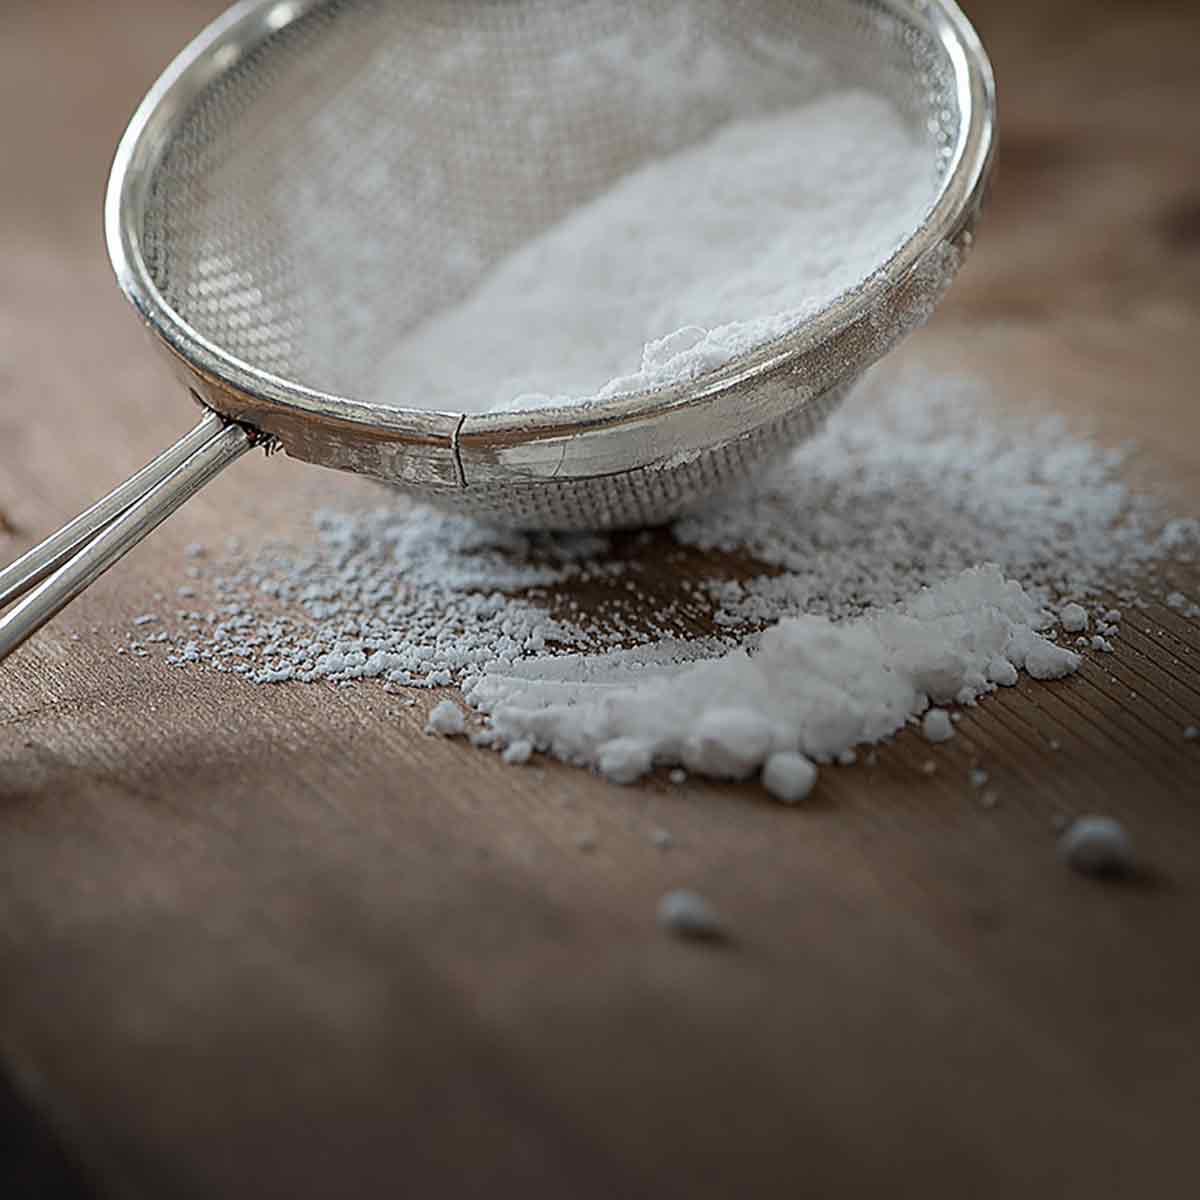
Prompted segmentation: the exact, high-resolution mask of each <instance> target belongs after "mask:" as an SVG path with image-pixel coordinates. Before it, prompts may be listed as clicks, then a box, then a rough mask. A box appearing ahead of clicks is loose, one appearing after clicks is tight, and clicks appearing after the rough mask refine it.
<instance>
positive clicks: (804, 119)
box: [376, 91, 935, 412]
mask: <svg viewBox="0 0 1200 1200" xmlns="http://www.w3.org/2000/svg"><path fill="white" fill-rule="evenodd" d="M934 183H935V178H934V170H933V166H932V155H931V154H930V152H929V150H928V149H926V148H924V147H923V146H922V145H921V143H919V142H918V141H917V140H916V139H915V138H914V135H913V134H912V133H911V132H910V131H909V130H908V129H907V128H906V127H905V125H904V124H903V122H902V120H901V118H900V115H899V114H898V113H897V112H896V110H895V109H894V108H892V107H891V106H890V105H889V104H888V103H887V102H886V101H884V100H883V99H881V98H879V97H877V96H874V95H871V94H869V93H867V92H861V91H836V92H833V93H831V94H829V95H828V96H826V97H824V98H822V99H820V100H818V101H815V102H813V103H811V104H808V105H805V106H803V107H800V108H795V109H790V110H787V111H784V112H781V113H776V114H773V115H770V116H763V117H756V118H752V119H747V120H743V121H737V122H733V123H731V124H728V125H725V126H724V127H722V128H721V129H719V130H718V131H717V132H716V133H715V134H714V135H713V136H711V137H710V138H708V139H707V140H705V141H703V142H701V143H699V144H698V145H696V146H693V147H692V148H690V149H688V150H685V151H683V152H680V153H677V154H674V155H671V156H668V157H665V158H663V159H660V160H658V161H655V162H652V163H650V164H649V165H647V166H645V167H642V168H641V169H640V170H638V171H635V172H634V173H632V174H630V175H628V176H626V177H625V178H624V179H622V180H621V181H619V182H618V183H617V184H616V185H615V186H614V187H613V188H611V189H610V190H608V191H606V192H604V193H602V194H601V195H600V196H599V197H597V198H596V199H594V200H593V201H591V202H590V203H588V204H585V205H583V206H582V207H580V208H579V209H577V210H576V211H575V212H573V213H571V214H570V215H569V216H568V217H567V218H566V219H565V220H563V221H562V222H560V223H559V224H557V225H555V226H554V227H552V228H551V229H549V230H548V231H547V232H546V233H544V234H542V235H541V236H539V237H536V238H534V239H533V240H532V241H530V242H529V243H527V244H526V245H524V246H523V247H521V248H520V249H519V250H518V251H517V252H516V253H514V254H513V255H511V256H510V257H509V258H507V259H506V260H504V261H503V262H502V263H500V264H499V265H498V266H497V267H495V268H494V269H493V270H492V271H491V273H490V274H489V275H488V276H487V277H486V278H485V279H484V280H483V282H482V283H481V285H480V286H479V287H478V288H477V289H476V290H475V291H474V292H473V294H472V295H471V296H470V297H469V298H468V299H467V300H466V301H465V302H464V303H463V304H461V305H459V306H457V307H455V308H453V309H451V310H450V311H448V312H444V313H440V314H438V315H436V316H435V317H433V318H432V319H431V320H429V321H428V322H426V323H425V324H423V325H421V326H419V327H418V328H417V329H416V330H415V331H413V332H412V333H411V334H409V335H408V336H407V337H404V338H402V339H401V340H400V341H399V342H398V343H397V344H396V346H395V349H394V350H393V351H392V353H391V354H390V355H389V356H388V357H387V358H386V359H385V361H384V362H383V364H382V367H381V369H380V371H379V375H378V378H379V384H378V394H377V397H376V398H377V399H378V400H379V401H380V402H382V403H388V404H399V405H405V406H408V407H417V408H426V409H445V410H450V411H455V412H464V411H465V412H480V411H487V410H489V409H490V410H495V411H505V410H528V409H534V408H544V407H547V406H550V405H566V404H580V403H587V402H589V401H594V400H601V399H606V398H609V397H613V396H617V395H624V394H629V393H635V392H641V391H645V390H647V389H650V388H657V387H662V386H666V385H669V384H674V383H681V382H685V381H688V380H692V379H695V378H696V377H697V376H699V375H701V374H703V373H705V372H708V371H711V370H714V369H716V368H718V367H721V366H724V365H725V364H726V363H728V362H729V361H730V360H731V359H733V358H735V357H736V356H738V355H741V354H744V353H746V352H748V351H750V350H753V349H755V348H757V347H759V346H761V345H763V344H764V343H766V342H768V341H771V340H772V339H774V338H777V337H779V336H781V335H783V334H785V333H787V332H789V331H790V330H792V329H794V328H796V326H797V325H799V324H800V323H801V322H802V321H803V320H804V319H805V318H806V317H809V316H811V315H812V314H813V313H815V312H817V311H818V310H820V309H821V308H823V307H825V306H827V305H828V304H829V302H830V301H832V300H834V299H835V298H836V297H838V296H839V295H841V294H842V293H843V292H846V291H847V290H849V289H851V288H853V287H854V286H855V285H857V284H859V283H861V282H862V281H863V280H864V279H865V278H867V277H868V276H869V275H871V274H872V273H873V272H874V271H876V270H877V269H878V268H879V267H881V266H882V265H883V264H884V263H885V262H886V260H887V259H888V257H889V256H890V254H891V252H892V251H893V250H895V248H896V247H897V246H898V245H899V243H900V242H901V241H902V240H903V239H904V238H905V237H906V236H907V235H909V234H911V233H912V232H913V231H914V230H915V229H916V228H917V225H918V224H919V222H920V219H921V217H922V216H923V214H924V213H925V211H926V210H927V209H928V207H929V205H930V203H931V202H932V199H933V192H934Z"/></svg>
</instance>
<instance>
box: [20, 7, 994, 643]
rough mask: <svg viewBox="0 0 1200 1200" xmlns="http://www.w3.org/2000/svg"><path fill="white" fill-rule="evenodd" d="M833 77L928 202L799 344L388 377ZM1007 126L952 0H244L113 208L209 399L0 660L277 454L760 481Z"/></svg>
mask: <svg viewBox="0 0 1200 1200" xmlns="http://www.w3.org/2000/svg"><path fill="white" fill-rule="evenodd" d="M842 86H864V87H867V88H869V89H870V90H873V91H875V92H876V93H880V94H882V95H884V96H885V97H886V98H888V99H889V100H890V101H891V102H892V103H893V104H894V105H895V106H896V107H897V108H898V110H899V111H900V113H901V114H902V116H903V117H904V119H905V121H906V122H907V123H908V124H909V125H910V126H911V128H912V129H913V130H914V131H916V133H917V134H918V135H919V137H920V139H921V145H922V146H923V147H925V148H926V149H927V151H928V158H929V170H930V173H931V175H930V178H931V187H930V194H931V203H930V207H929V208H928V210H927V212H926V214H925V216H924V217H923V219H922V220H921V222H920V223H919V226H918V227H917V228H916V229H914V230H913V231H912V232H911V234H910V235H909V236H908V237H907V238H906V239H905V240H904V241H903V243H902V244H901V245H900V246H899V247H898V248H897V249H896V250H895V252H894V253H893V254H892V255H891V257H890V258H889V259H888V260H887V261H886V262H881V263H880V264H879V266H878V269H877V270H876V271H874V272H873V273H872V274H871V275H870V276H869V277H868V278H867V279H866V280H864V281H863V282H862V283H861V284H860V285H858V286H856V287H855V288H853V289H852V290H850V291H849V292H847V293H845V294H843V295H842V296H840V297H839V298H837V299H836V300H835V301H833V302H832V303H830V304H829V305H827V306H826V307H824V308H823V309H821V310H820V311H819V312H817V313H816V314H815V315H814V316H812V317H810V318H807V319H805V320H804V321H803V322H802V323H801V324H800V325H799V326H798V327H797V328H795V329H793V330H792V331H791V332H789V333H788V334H787V335H786V336H783V337H781V338H778V339H776V340H774V341H772V342H770V343H769V344H767V345H764V346H762V347H760V348H758V349H756V350H754V351H752V352H750V353H747V354H745V355H743V356H741V357H740V358H738V359H737V360H735V361H734V362H731V363H729V364H726V365H725V366H724V367H721V368H720V369H718V370H716V371H713V372H711V373H709V374H707V375H704V376H702V377H701V378H699V379H697V380H694V381H692V382H689V383H686V384H673V385H672V386H670V387H666V388H661V389H658V390H655V391H651V392H645V393H641V394H637V395H626V396H619V397H615V398H613V399H608V400H605V401H603V402H598V403H594V404H590V405H587V406H583V407H571V408H559V409H546V410H540V411H536V412H528V413H499V414H498V413H488V414H475V413H468V414H466V415H464V414H463V413H452V412H429V411H422V410H421V409H419V408H417V407H414V406H413V405H412V401H413V399H414V397H411V396H410V397H407V400H408V407H406V406H405V401H406V397H404V396H402V395H396V396H392V395H388V396H387V397H385V398H384V399H385V401H386V402H384V401H381V400H380V399H379V397H378V392H377V387H378V381H377V380H375V379H374V377H373V374H372V372H373V371H374V369H375V368H376V365H377V364H378V362H379V360H380V358H381V357H382V356H383V354H384V353H385V352H386V351H387V349H388V348H389V347H391V346H393V345H394V344H395V343H396V341H397V339H398V338H400V337H401V336H402V335H403V334H404V333H405V332H407V331H408V330H409V329H411V328H413V327H414V326H415V325H416V324H418V323H419V322H420V321H421V320H422V319H424V318H426V317H428V316H429V315H430V314H432V313H434V312H436V311H438V310H440V309H443V308H445V307H447V306H449V305H452V304H454V303H455V302H456V301H458V300H461V299H462V298H463V297H464V296H466V295H468V294H469V293H470V291H471V289H472V288H473V287H474V286H475V285H476V284H477V283H478V282H479V280H480V279H481V278H482V277H483V276H484V274H485V273H486V271H487V270H488V268H489V267H490V266H493V265H494V264H495V263H497V262H499V261H500V260H501V259H503V258H504V257H505V256H506V255H508V254H510V253H511V252H512V251H513V250H514V249H516V248H517V247H519V246H520V245H522V244H523V243H525V242H527V241H528V240H529V239H530V238H532V237H535V236H536V235H537V234H539V233H540V232H542V231H544V230H545V229H546V228H547V227H549V226H550V225H552V224H554V223H556V222H557V221H559V220H561V219H562V218H563V217H564V216H565V215H567V214H568V213H570V212H571V211H572V210H573V209H574V208H576V207H578V206H579V205H580V204H583V203H585V202H586V201H587V200H589V199H591V198H593V197H594V196H596V195H598V194H599V193H601V192H602V191H604V190H605V189H606V188H607V187H608V186H610V185H611V184H612V183H613V182H614V181H615V180H616V179H618V178H619V177H621V176H622V175H624V174H626V173H628V172H629V171H631V170H634V169H636V168H637V167H638V166H640V165H643V164H645V163H647V162H649V161H652V160H654V159H655V158H657V157H661V156H663V155H665V154H670V153H673V152H675V151H678V150H680V149H682V148H684V147H685V146H688V145H690V144H692V143H695V142H697V141H698V140H700V139H702V138H704V137H706V136H708V135H709V134H711V133H712V132H713V131H714V130H715V129H717V128H718V127H720V126H721V125H722V124H724V123H726V122H728V121H730V120H732V119H736V118H739V117H744V116H747V115H753V114H757V113H765V112H770V111H772V110H776V109H781V108H785V107H791V106H795V105H798V104H801V103H805V102H807V101H809V100H812V99H815V98H816V97H817V96H819V95H820V94H821V93H823V92H825V91H828V90H830V89H832V88H834V87H842ZM994 130H995V92H994V85H993V81H992V74H991V68H990V65H989V63H988V60H987V56H986V54H985V52H984V50H983V48H982V46H981V45H980V42H979V39H978V37H977V36H976V34H975V32H974V30H973V29H972V28H971V26H970V24H969V23H968V21H967V20H966V18H965V17H964V16H963V14H962V13H961V11H960V10H959V9H958V8H957V7H956V6H955V5H954V4H953V3H951V2H950V0H736V2H735V0H689V2H687V3H684V2H683V0H457V2H454V3H451V2H449V0H271V2H268V3H263V2H262V0H243V2H242V3H239V4H236V5H234V6H233V7H232V8H231V9H229V10H228V11H227V12H226V13H225V14H224V15H223V16H222V17H220V18H219V19H217V20H216V21H215V22H214V23H213V24H212V25H210V26H209V27H208V28H207V29H206V30H205V31H204V32H203V33H201V34H200V35H199V36H198V37H197V38H196V39H195V40H194V41H193V42H192V43H191V44H190V45H189V46H188V47H187V48H186V49H185V50H184V51H183V52H182V53H181V54H180V55H179V56H178V57H177V58H176V59H175V61H174V62H173V63H172V64H171V65H170V66H169V67H168V68H167V70H166V71H165V73H164V74H163V75H162V77H161V78H160V79H159V80H158V81H157V83H155V85H154V86H153V87H152V88H151V90H150V92H149V93H148V95H147V96H146V97H145V99H144V100H143V102H142V103H141V105H140V106H139V107H138V109H137V111H136V112H135V114H134V116H133V118H132V120H131V122H130V124H129V127H128V129H127V130H126V132H125V134H124V136H123V137H122V139H121V141H120V144H119V146H118V148H117V152H116V156H115V161H114V164H113V168H112V173H111V177H110V180H109V186H108V193H107V198H106V207H105V227H106V236H107V242H108V249H109V255H110V257H111V260H112V264H113V267H114V269H115V272H116V275H117V280H118V282H119V284H120V286H121V288H122V290H123V291H124V293H125V295H126V297H127V298H128V299H129V301H130V302H131V303H132V304H133V306H134V307H135V309H136V310H137V311H138V313H139V314H140V316H141V318H142V320H143V322H144V323H145V325H146V327H147V328H148V330H149V331H150V333H151V335H152V338H153V341H154V342H155V343H156V344H157V346H158V347H159V348H160V349H161V350H162V351H163V352H164V353H165V355H166V357H167V359H168V361H169V362H170V364H171V365H172V368H173V370H174V372H175V374H176V375H177V376H178V378H179V379H180V380H181V382H182V384H183V386H184V387H185V388H186V389H187V390H188V392H189V393H190V395H191V398H192V399H193V400H194V401H195V402H196V403H197V404H198V405H199V406H200V407H201V408H202V409H203V414H202V416H201V419H200V421H199V423H198V424H197V425H196V426H195V428H194V429H192V430H191V431H190V432H189V433H187V434H186V435H185V436H184V437H183V438H181V439H180V440H179V441H178V442H177V443H176V444H175V445H174V446H172V447H171V448H170V449H168V450H167V451H166V452H164V453H163V454H162V455H160V456H159V457H158V458H157V459H155V460H154V461H153V462H151V463H150V464H149V465H147V466H146V467H145V468H143V469H142V470H141V471H139V472H138V473H137V474H136V475H134V476H133V477H132V478H131V479H129V480H127V481H126V482H125V483H123V484H121V485H120V486H119V487H117V488H116V489H115V490H114V491H113V492H112V493H110V494H109V495H108V496H106V497H105V498H104V499H103V500H101V501H100V502H99V503H97V504H96V505H94V506H93V507H92V508H90V509H88V510H87V511H86V512H85V513H83V514H82V515H81V516H79V517H78V518H76V519H75V520H74V521H72V522H71V523H70V524H68V525H67V526H65V527H64V528H63V529H61V530H60V531H59V532H58V533H56V534H54V535H52V536H51V537H50V538H48V539H47V540H46V541H44V542H43V543H41V545H39V546H37V547H35V548H34V549H33V550H31V551H29V552H28V553H27V554H25V555H24V556H23V557H22V558H20V559H19V560H17V561H16V562H15V563H13V564H12V565H11V566H10V567H9V568H7V569H6V570H4V571H2V572H0V609H3V608H4V607H6V606H7V605H9V604H11V603H12V602H14V601H16V600H18V599H19V600H20V603H18V604H16V605H15V606H14V607H13V608H12V609H11V611H10V612H9V613H8V614H7V615H6V616H4V617H3V618H2V619H0V658H3V657H4V656H5V655H6V654H8V653H9V652H10V651H11V650H13V649H14V648H15V647H16V646H18V645H20V644H21V642H22V641H24V640H25V639H26V638H27V637H29V636H30V634H32V633H33V632H34V631H35V630H37V629H38V628H40V626H41V625H42V624H44V623H45V622H46V621H47V620H49V619H50V618H51V617H52V616H53V615H54V614H55V613H57V612H58V611H60V610H61V609H62V608H63V607H64V606H65V605H66V604H67V603H69V602H70V601H71V600H72V599H73V598H74V597H75V596H77V595H78V594H79V593H80V592H81V591H83V589H84V588H86V587H87V586H88V585H89V584H90V583H91V582H92V581H93V580H94V579H95V578H96V577H97V576H99V575H100V574H101V573H102V572H103V571H105V570H106V569H107V568H108V567H109V566H111V565H112V564H113V563H114V562H116V561H117V560H118V559H119V558H120V557H121V556H122V555H123V554H125V553H126V552H127V551H128V550H129V549H130V548H132V547H133V546H134V545H135V544H136V543H137V542H138V541H140V540H141V539H142V538H143V537H144V536H146V534H148V533H149V532H150V531H151V530H153V529H154V528H156V527H157V526H158V525H159V524H160V523H161V522H162V521H163V520H164V519H165V518H166V517H167V516H169V515H170V514H171V513H172V512H174V511H175V509H176V508H178V507H179V506H180V505H181V504H182V503H183V502H184V501H185V500H187V499H188V498H189V497H190V496H192V495H193V494H194V493H195V492H196V491H197V490H199V489H200V488H201V487H203V486H204V484H206V483H207V482H208V481H209V480H211V479H213V478H214V477H215V476H216V475H217V474H218V473H219V472H220V471H222V470H223V469H224V468H225V467H226V466H228V465H229V464H231V463H232V462H234V461H235V460H236V459H238V458H239V457H240V456H241V455H242V454H244V453H245V452H246V451H248V450H249V449H250V448H251V447H255V446H259V447H262V448H264V449H265V450H266V451H267V452H271V451H274V450H282V451H284V452H285V453H287V454H289V455H291V456H293V457H295V458H299V459H302V460H304V461H307V462H311V463H315V464H318V465H321V466H326V467H335V468H338V469H340V470H347V471H354V472H358V473H361V474H365V475H369V476H373V477H375V478H377V479H379V480H382V481H385V482H387V483H389V484H392V485H394V486H395V487H397V488H399V489H401V490H403V491H405V492H408V493H411V494H413V495H415V496H418V497H420V498H422V499H423V500H425V501H428V502H431V503H433V504H436V505H442V506H453V507H455V508H456V509H458V510H459V511H463V512H466V513H469V514H472V515H474V516H476V517H479V518H481V519H484V520H488V521H493V522H501V523H505V524H511V525H518V526H522V527H528V528H539V527H541V528H556V529H579V528H593V529H595V528H616V527H622V526H633V525H645V524H654V523H658V522H662V521H664V520H666V519H667V518H669V517H671V516H672V515H674V514H676V513H678V512H679V511H681V510H682V509H685V508H686V507H688V506H689V505H693V504H696V503H697V502H700V501H708V500H710V499H711V497H712V496H713V495H714V494H716V493H718V492H720V491H723V490H726V489H729V488H732V487H735V486H736V485H738V484H741V483H745V482H746V481H748V480H751V479H753V478H754V477H755V476H757V475H758V474H760V473H761V471H762V470H764V469H765V468H766V467H768V466H769V465H770V464H771V462H772V461H773V460H775V459H777V458H779V457H780V456H782V455H783V454H786V453H787V451H788V450H789V449H790V448H791V447H793V446H794V445H795V444H796V443H797V442H798V441H800V440H802V439H803V438H805V437H806V436H808V435H809V434H811V433H812V432H813V431H814V430H815V429H816V428H818V427H819V425H820V423H821V421H822V420H823V418H824V417H825V416H826V415H827V414H828V413H829V412H830V411H831V409H832V408H833V407H834V406H835V405H836V404H837V402H838V401H839V400H840V398H841V397H842V395H843V394H844V393H845V392H846V390H847V388H848V387H849V386H850V385H851V384H852V383H853V382H854V380H855V379H856V378H857V377H858V376H859V375H860V374H861V373H862V372H863V371H864V370H865V369H866V368H867V367H868V366H870V365H871V364H872V363H873V362H875V361H876V360H877V359H878V358H880V357H881V356H882V355H883V354H885V353H886V352H887V351H888V350H889V349H890V348H891V347H892V346H893V345H894V344H895V343H896V342H897V341H898V340H899V339H900V338H901V337H903V336H904V335H905V334H906V333H907V332H908V331H910V330H911V329H913V328H914V327H916V326H917V325H919V324H920V323H921V322H923V321H924V320H925V319H926V318H927V317H928V316H929V314H930V313H931V311H932V310H933V307H934V305H935V304H936V303H937V301H938V299H939V298H940V296H941V295H942V293H943V291H944V289H945V288H946V286H947V285H948V284H949V282H950V280H951V279H952V277H953V275H954V274H955V272H956V270H957V269H958V266H959V265H960V263H961V260H962V257H963V254H964V253H965V251H966V250H967V249H968V248H969V247H970V245H971V242H972V238H973V230H974V226H975V222H976V220H977V217H978V213H979V209H980V205H981V203H982V200H983V196H984V191H985V187H986V183H987V179H988V175H989V172H990V167H991V161H992V154H993V145H994V136H995V132H994ZM848 152H850V153H852V152H853V147H849V148H848ZM464 251H469V253H467V252H464ZM331 265H336V266H337V267H338V268H339V269H337V270H336V271H334V270H331V269H330V267H331ZM468 407H470V406H469V405H464V408H468ZM22 597H23V599H22Z"/></svg>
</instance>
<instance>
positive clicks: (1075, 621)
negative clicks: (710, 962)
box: [1058, 604, 1088, 633]
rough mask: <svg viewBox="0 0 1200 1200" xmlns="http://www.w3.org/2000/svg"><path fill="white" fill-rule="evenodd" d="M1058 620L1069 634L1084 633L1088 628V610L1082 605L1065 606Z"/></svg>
mask: <svg viewBox="0 0 1200 1200" xmlns="http://www.w3.org/2000/svg"><path fill="white" fill-rule="evenodd" d="M1058 619H1059V620H1060V621H1061V622H1062V627H1063V628H1064V629H1065V630H1066V631H1067V632H1068V633H1082V632H1083V631H1084V630H1085V629H1086V628H1087V627H1088V615H1087V609H1085V608H1084V607H1083V605H1082V604H1064V605H1063V606H1062V608H1061V610H1060V611H1059V614H1058Z"/></svg>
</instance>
